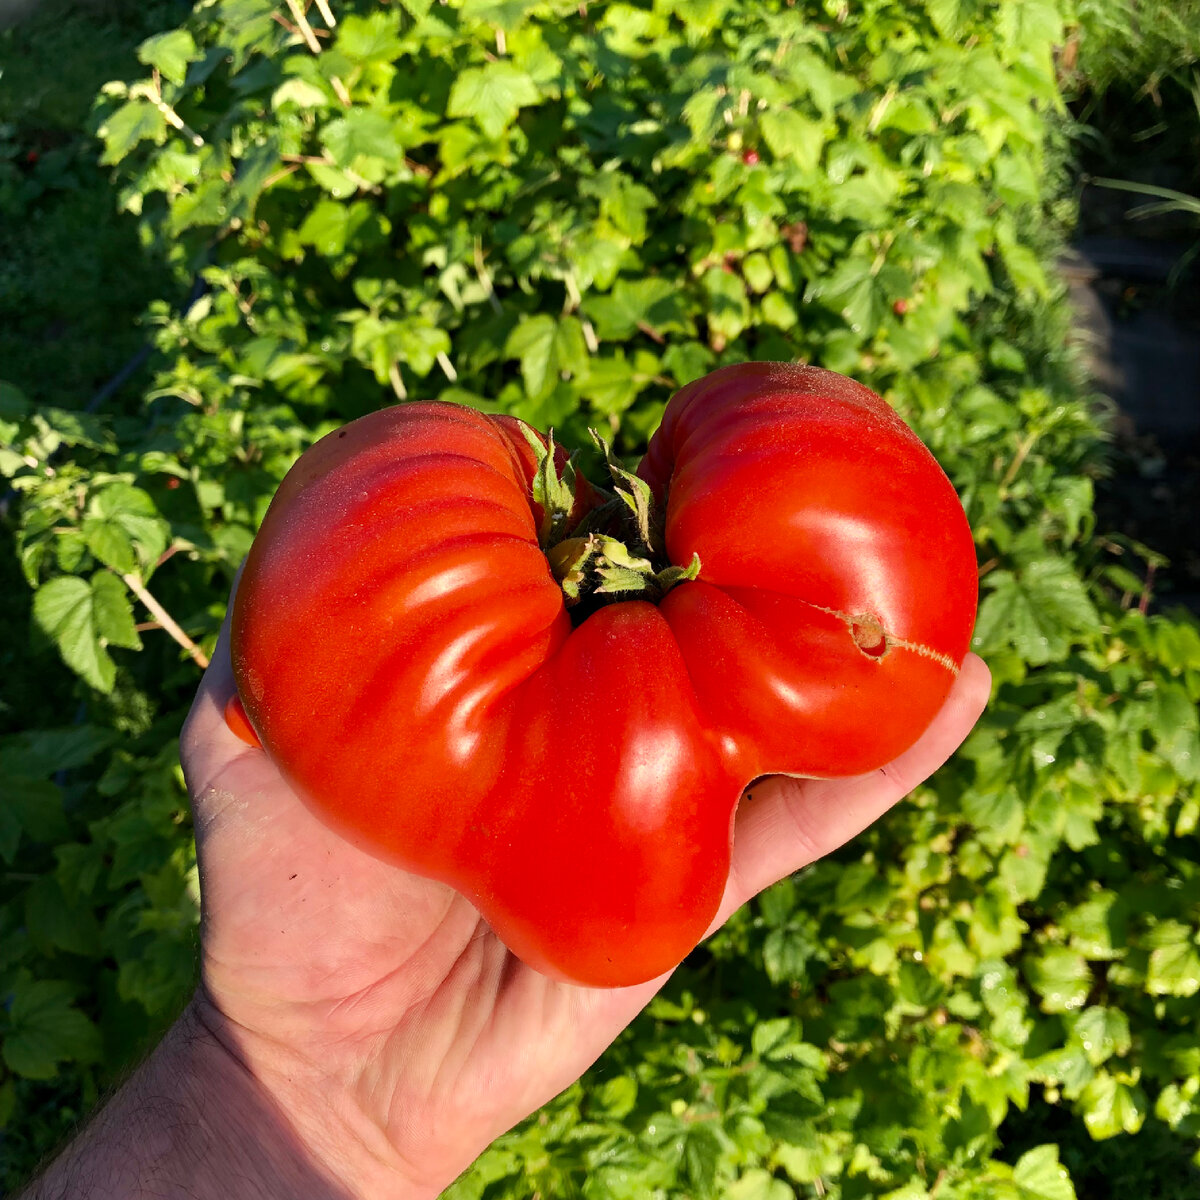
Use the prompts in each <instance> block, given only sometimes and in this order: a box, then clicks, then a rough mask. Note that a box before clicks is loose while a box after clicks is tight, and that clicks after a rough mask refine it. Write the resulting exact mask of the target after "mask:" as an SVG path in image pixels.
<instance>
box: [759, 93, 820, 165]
mask: <svg viewBox="0 0 1200 1200" xmlns="http://www.w3.org/2000/svg"><path fill="white" fill-rule="evenodd" d="M759 128H760V129H761V130H762V135H763V141H765V142H766V143H767V146H768V147H770V150H771V153H772V154H773V155H774V156H775V157H776V158H777V159H780V160H783V161H791V162H793V163H795V165H796V166H798V167H799V168H800V169H801V170H802V171H815V170H816V169H817V168H818V167H819V166H820V163H821V151H822V150H823V149H824V148H825V126H824V125H823V124H822V123H821V122H820V121H813V120H811V119H810V118H808V117H805V116H803V115H802V114H800V113H798V112H796V111H795V109H791V108H785V109H780V110H778V111H768V112H765V113H763V115H762V116H761V117H760V118H759Z"/></svg>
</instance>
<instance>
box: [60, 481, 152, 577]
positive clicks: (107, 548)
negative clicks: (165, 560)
mask: <svg viewBox="0 0 1200 1200" xmlns="http://www.w3.org/2000/svg"><path fill="white" fill-rule="evenodd" d="M82 529H83V533H84V536H85V538H86V539H87V545H88V549H89V550H90V551H91V552H92V553H93V554H94V555H95V556H96V557H97V558H98V559H99V560H100V561H101V562H102V563H104V564H105V565H106V566H110V567H112V569H113V570H114V571H117V572H119V573H120V574H128V573H129V572H131V571H134V570H136V569H137V567H138V564H139V563H140V564H141V565H142V566H143V567H144V568H145V569H146V570H150V569H152V568H153V566H154V564H155V563H156V562H157V561H158V559H159V557H160V556H161V555H162V553H163V552H164V551H165V550H166V548H167V542H168V540H169V538H170V526H169V525H168V524H167V523H166V521H165V520H163V518H162V516H161V515H160V514H159V511H158V507H157V505H156V504H155V503H154V500H153V499H152V498H151V496H150V495H149V493H147V492H145V491H143V490H142V489H141V488H138V487H134V486H132V485H131V484H128V483H112V484H108V485H107V486H105V487H102V488H98V489H97V490H96V491H94V492H93V493H92V494H91V496H90V497H89V498H88V506H87V516H86V517H85V519H84V522H83V526H82Z"/></svg>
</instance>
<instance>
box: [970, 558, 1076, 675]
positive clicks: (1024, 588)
mask: <svg viewBox="0 0 1200 1200" xmlns="http://www.w3.org/2000/svg"><path fill="white" fill-rule="evenodd" d="M988 579H989V580H990V581H991V582H990V589H991V590H990V592H989V594H988V595H987V596H986V597H985V599H984V601H983V603H982V604H981V605H980V607H979V619H978V621H977V622H976V625H975V637H974V645H975V646H976V647H977V648H980V649H983V650H985V651H986V650H991V649H999V648H1001V647H1004V646H1012V647H1013V648H1014V649H1015V650H1016V651H1017V653H1018V654H1019V655H1020V656H1021V657H1022V658H1023V659H1025V660H1026V661H1027V662H1029V663H1031V664H1034V665H1037V664H1041V663H1048V662H1053V661H1054V660H1055V659H1057V658H1061V657H1063V656H1064V655H1065V654H1066V652H1067V650H1068V648H1069V647H1070V645H1071V642H1072V635H1075V634H1081V633H1084V632H1086V631H1089V630H1092V629H1095V628H1096V626H1097V625H1099V623H1100V617H1099V615H1098V614H1097V612H1096V609H1095V606H1094V605H1093V604H1092V602H1091V599H1090V598H1089V596H1088V594H1087V589H1086V588H1085V587H1084V584H1083V581H1082V580H1081V579H1080V578H1079V576H1078V575H1076V574H1075V572H1074V570H1073V569H1072V567H1071V564H1070V563H1069V562H1067V561H1066V560H1065V559H1058V558H1043V559H1038V560H1036V561H1035V562H1032V563H1030V564H1029V566H1027V567H1026V568H1024V570H1022V571H1021V572H1019V573H1018V574H1014V573H1013V572H1010V571H994V572H992V574H991V575H989V576H988Z"/></svg>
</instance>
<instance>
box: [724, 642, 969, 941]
mask: <svg viewBox="0 0 1200 1200" xmlns="http://www.w3.org/2000/svg"><path fill="white" fill-rule="evenodd" d="M990 687H991V674H990V672H989V671H988V669H987V667H986V666H985V665H984V663H983V660H982V659H980V658H978V657H976V656H975V655H973V654H971V655H968V656H967V659H966V661H965V662H964V663H963V665H962V668H961V670H960V671H959V675H958V679H957V680H956V681H955V684H954V687H953V689H952V690H951V692H950V695H949V697H947V700H946V703H945V704H944V705H943V707H942V709H941V711H940V712H939V713H938V715H937V716H936V717H935V718H934V720H933V723H932V724H931V725H930V726H929V728H928V729H927V730H926V731H925V733H924V734H923V735H922V736H921V738H920V739H919V740H918V741H917V742H916V744H915V745H913V746H912V747H911V748H910V749H908V750H906V751H905V752H904V753H903V754H902V755H900V757H899V758H897V759H895V760H894V761H893V762H890V763H888V764H887V765H886V766H883V767H881V768H880V769H879V770H878V771H872V772H870V773H869V774H867V775H858V776H855V777H853V778H850V779H793V778H789V777H787V776H782V775H775V776H772V777H771V778H769V779H765V780H763V782H762V783H760V784H756V785H755V786H754V787H753V788H752V789H751V792H750V793H748V794H747V795H746V796H745V797H744V798H743V801H742V804H741V806H740V808H739V810H738V815H737V818H736V821H735V825H734V841H733V863H732V866H731V868H730V872H729V883H728V885H727V887H726V889H725V896H724V899H723V900H722V903H721V908H720V910H719V912H718V915H717V919H716V921H715V923H714V925H713V928H716V927H717V926H719V925H720V924H722V923H723V922H724V921H725V920H726V918H727V917H728V916H729V914H730V913H732V912H733V911H734V910H735V909H736V908H738V907H739V906H740V905H742V904H744V903H745V902H746V901H747V900H749V899H750V897H751V896H755V895H757V894H758V893H759V892H761V891H762V890H763V888H766V887H769V886H770V885H771V884H773V883H775V882H777V881H778V880H780V879H782V878H783V877H784V876H785V875H790V874H791V873H792V872H793V871H797V870H799V869H800V868H801V867H803V866H807V865H808V864H809V863H811V862H814V861H815V860H816V859H818V858H821V857H822V856H823V855H826V854H829V853H830V852H831V851H833V850H836V849H837V848H838V847H839V846H841V845H843V844H844V843H845V842H848V841H849V840H850V839H851V838H852V837H854V836H856V835H857V834H859V833H861V832H862V831H863V830H864V829H866V827H867V826H868V825H870V824H871V823H872V822H873V821H875V820H877V819H878V818H879V817H881V816H882V815H883V814H884V813H885V812H887V810H888V809H889V808H891V807H892V805H894V804H895V803H897V801H899V800H901V799H902V798H903V797H904V796H906V795H908V793H909V792H911V791H912V790H913V788H915V787H916V786H917V785H918V784H919V783H921V782H923V781H924V780H925V779H928V778H929V776H930V775H932V774H933V773H934V771H936V770H937V769H938V768H939V767H940V766H941V765H942V764H943V763H944V762H945V761H946V760H947V759H948V758H949V757H950V756H951V755H952V754H953V753H954V751H955V750H957V749H958V747H959V746H960V745H961V744H962V742H963V741H964V740H965V738H966V736H967V734H969V733H970V732H971V729H972V727H973V726H974V725H975V722H976V721H977V720H978V719H979V716H980V714H981V713H982V712H983V710H984V708H985V706H986V705H987V701H988V695H989V693H990Z"/></svg>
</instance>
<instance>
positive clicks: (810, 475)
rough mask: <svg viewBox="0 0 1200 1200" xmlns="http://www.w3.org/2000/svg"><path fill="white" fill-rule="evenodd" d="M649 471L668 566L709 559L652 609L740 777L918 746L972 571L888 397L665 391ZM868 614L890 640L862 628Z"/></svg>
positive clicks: (814, 387)
mask: <svg viewBox="0 0 1200 1200" xmlns="http://www.w3.org/2000/svg"><path fill="white" fill-rule="evenodd" d="M640 473H641V474H642V476H643V477H644V478H645V479H646V480H647V481H648V482H649V483H650V484H651V486H652V487H653V488H654V489H655V490H656V492H657V493H658V494H660V495H661V494H662V492H663V490H664V489H665V488H666V485H667V482H668V480H669V481H670V487H669V489H668V499H669V503H668V508H667V549H668V552H669V555H670V557H671V560H672V561H673V562H687V561H688V560H689V559H690V557H691V555H692V554H693V553H696V554H699V556H700V561H701V563H702V570H701V576H700V581H699V586H692V587H685V588H677V589H675V590H674V591H673V592H671V593H669V594H668V595H667V597H666V598H665V600H664V601H663V605H662V611H663V614H664V616H666V618H667V620H668V621H669V622H670V624H671V627H672V630H673V631H674V633H675V635H676V638H677V640H678V642H679V645H680V647H681V649H682V651H683V654H684V658H685V660H686V661H687V665H688V671H689V675H690V677H691V679H692V682H693V685H694V686H695V688H696V690H697V692H698V693H699V695H700V697H701V707H702V711H703V713H704V716H705V719H706V723H707V724H708V725H709V727H710V728H712V729H714V730H716V731H718V732H719V733H720V734H721V735H722V737H723V740H724V741H725V742H726V744H729V745H730V750H731V753H734V754H735V757H736V759H737V761H739V762H740V763H743V764H745V765H744V766H743V768H742V771H743V773H745V771H747V770H751V769H752V768H753V770H752V772H751V773H752V774H761V773H766V772H774V773H786V774H795V775H816V776H836V775H855V774H860V773H862V772H865V771H870V770H873V769H874V768H876V767H879V766H881V765H882V764H883V763H885V762H888V761H890V760H891V759H892V758H895V757H896V756H897V755H898V754H900V753H901V752H902V751H903V750H905V749H907V747H908V746H910V745H911V744H912V743H913V742H914V741H916V739H917V738H918V737H919V736H920V735H921V733H922V732H924V730H925V728H926V727H927V726H928V725H929V722H930V721H931V720H932V718H933V716H934V714H935V713H936V712H937V710H938V709H939V708H940V707H941V705H942V702H943V701H944V700H945V698H946V696H947V694H948V693H949V690H950V687H951V685H952V683H953V680H954V676H955V674H956V672H957V669H958V666H959V664H961V662H962V660H963V658H964V657H965V655H966V653H967V649H968V647H969V643H970V637H971V631H972V629H973V626H974V622H975V607H976V597H977V592H978V584H977V578H978V576H977V569H976V564H975V553H974V545H973V541H972V538H971V531H970V527H969V526H968V524H967V519H966V516H965V514H964V513H963V510H962V506H961V504H960V503H959V501H958V497H957V496H956V494H955V492H954V489H953V487H952V486H951V484H950V481H949V480H948V479H947V478H946V476H945V474H944V473H943V471H942V469H941V468H940V467H939V466H938V464H937V462H936V460H935V459H934V457H933V455H932V454H930V453H929V451H928V450H927V449H926V447H925V446H924V444H923V443H922V442H921V441H920V439H919V438H918V437H917V436H916V434H914V433H913V432H912V430H910V429H909V428H908V426H907V425H905V423H904V422H903V421H902V420H901V419H900V417H899V416H897V414H896V413H895V412H894V410H893V409H892V408H891V407H890V406H889V405H888V404H887V403H886V402H885V401H883V400H882V399H880V398H879V397H878V396H877V395H875V393H874V392H872V391H870V390H869V389H868V388H865V387H863V386H862V385H861V384H858V383H855V382H854V381H853V380H850V379H847V378H845V377H844V376H842V375H836V374H834V373H832V372H829V371H823V370H820V369H818V368H813V367H801V366H794V365H791V364H786V363H746V364H742V365H739V366H737V367H726V368H724V369H722V370H719V371H716V372H713V373H712V374H711V375H708V376H706V377H705V378H704V379H701V380H697V381H696V382H695V383H693V384H691V385H689V386H688V387H685V388H684V389H682V390H681V391H680V392H678V393H677V394H676V395H675V396H674V397H673V398H672V401H671V403H670V404H669V405H668V407H667V411H666V413H665V415H664V418H663V421H662V424H661V426H660V428H659V429H658V431H657V432H656V433H655V435H654V437H653V438H652V439H651V442H650V447H649V450H648V452H647V454H646V458H645V460H644V461H643V463H642V467H641V471H640ZM748 530H752V531H753V532H752V533H751V534H748V533H747V531H748ZM704 585H709V586H707V587H706V586H704ZM864 617H866V618H870V619H871V621H872V622H876V623H877V624H878V626H879V627H881V629H882V631H883V632H884V633H885V634H886V639H887V641H886V649H885V652H884V653H882V654H875V655H872V654H867V653H864V652H863V650H862V649H861V647H860V645H859V644H858V642H857V641H856V640H855V637H854V636H853V634H854V632H855V624H856V621H858V622H859V624H858V628H859V630H860V631H861V630H863V629H864V626H865V625H866V626H869V625H870V622H867V623H863V622H861V620H860V619H861V618H864ZM739 677H740V678H742V679H745V680H754V681H755V682H756V685H757V686H754V687H733V688H731V686H730V681H731V679H736V678H739ZM734 746H736V751H734V750H733V747H734Z"/></svg>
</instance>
